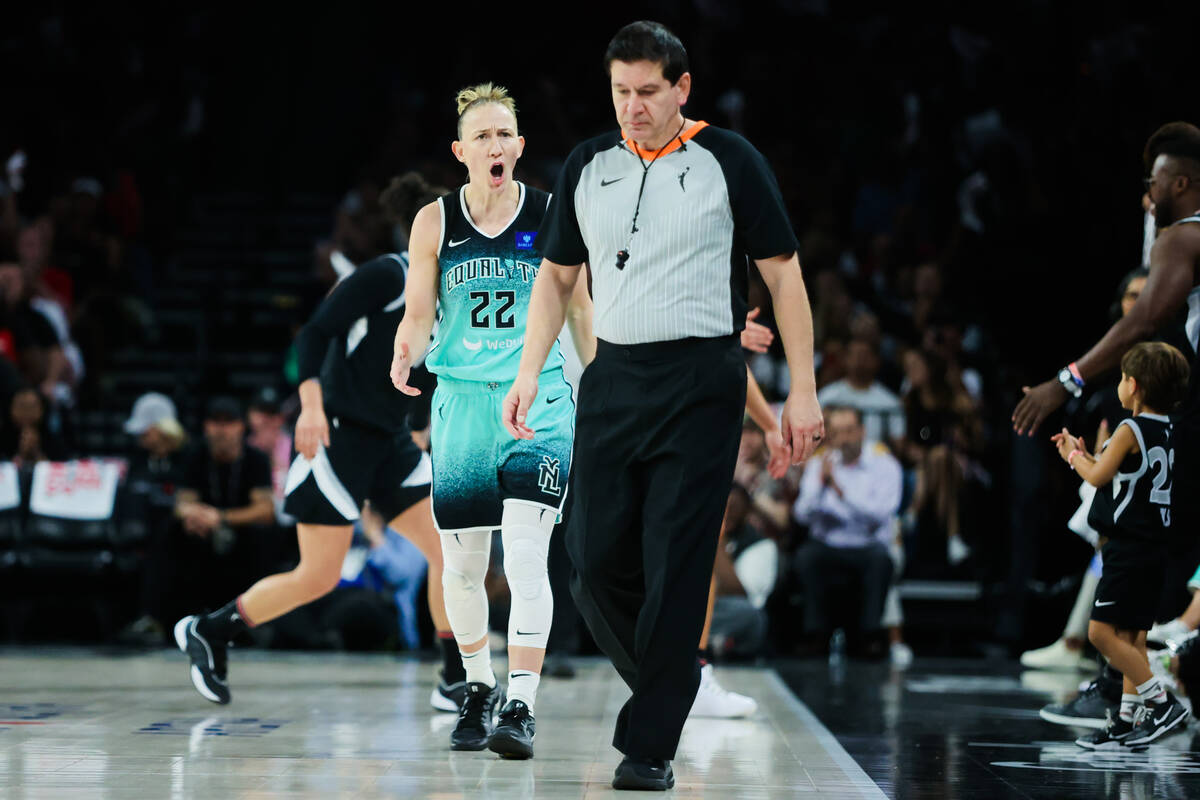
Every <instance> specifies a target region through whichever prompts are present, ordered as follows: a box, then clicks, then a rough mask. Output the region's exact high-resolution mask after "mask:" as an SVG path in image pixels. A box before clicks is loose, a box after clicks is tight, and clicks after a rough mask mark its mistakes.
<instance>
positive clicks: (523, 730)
mask: <svg viewBox="0 0 1200 800" xmlns="http://www.w3.org/2000/svg"><path fill="white" fill-rule="evenodd" d="M533 738H534V720H533V712H532V711H530V710H529V706H527V705H525V703H524V702H522V701H520V700H509V701H508V704H507V705H505V706H504V708H503V709H501V711H500V718H499V719H498V720H497V721H496V730H494V731H492V735H491V736H490V737H489V738H488V749H489V750H491V751H492V752H493V753H497V754H499V756H500V757H501V758H514V759H523V758H533Z"/></svg>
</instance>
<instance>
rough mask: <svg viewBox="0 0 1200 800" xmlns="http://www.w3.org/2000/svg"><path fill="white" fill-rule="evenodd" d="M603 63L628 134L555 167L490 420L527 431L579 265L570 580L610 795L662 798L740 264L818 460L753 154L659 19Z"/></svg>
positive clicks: (807, 352)
mask: <svg viewBox="0 0 1200 800" xmlns="http://www.w3.org/2000/svg"><path fill="white" fill-rule="evenodd" d="M605 63H606V65H607V67H608V72H609V77H610V82H611V90H612V100H613V106H614V108H615V110H616V114H617V120H618V122H619V123H620V125H621V133H620V135H617V134H616V133H612V134H608V135H605V136H600V137H597V138H595V139H592V140H590V141H586V142H584V143H583V144H581V145H579V146H578V147H576V148H575V150H574V151H573V152H572V153H571V155H570V156H569V158H568V159H567V162H566V164H565V165H564V167H563V171H562V174H561V175H560V176H559V179H558V185H557V187H556V188H555V191H554V197H553V200H552V201H551V203H550V207H549V209H548V211H547V214H546V219H545V222H544V223H543V225H542V230H541V231H540V232H539V234H538V237H539V238H538V243H539V245H540V247H541V249H542V253H543V256H544V259H545V260H544V261H543V262H542V267H541V270H540V271H539V273H538V277H537V280H536V282H535V284H534V289H533V296H532V298H531V301H530V310H529V319H528V325H527V328H526V332H525V348H524V353H523V355H522V359H521V365H520V370H519V374H518V377H517V379H516V382H515V383H514V384H513V388H512V389H511V390H510V392H509V394H508V396H507V398H506V399H505V405H504V411H503V413H504V422H505V425H506V427H507V428H508V430H509V433H511V434H512V435H513V436H515V437H518V438H530V437H532V436H533V430H532V429H531V425H532V421H531V422H530V424H527V421H526V415H527V413H528V411H529V409H530V407H531V406H532V404H533V400H534V397H535V395H536V393H537V385H538V384H537V376H538V374H539V373H540V372H541V369H542V363H543V361H544V360H545V359H546V356H547V353H548V352H549V351H550V347H551V345H552V344H553V342H554V340H555V338H556V337H557V336H558V332H559V331H560V330H561V329H562V325H563V317H564V309H565V308H566V305H567V300H568V298H569V296H570V294H571V289H572V287H573V286H574V285H575V280H576V277H577V275H578V270H579V268H580V266H582V265H583V263H584V262H587V263H588V264H589V265H590V267H591V270H592V279H593V286H592V290H593V294H594V301H595V321H594V329H595V333H596V336H597V338H598V340H599V341H598V345H597V351H596V358H595V360H594V361H593V362H592V364H591V365H590V366H589V367H588V368H587V370H586V371H585V372H584V374H583V378H582V382H581V384H580V387H579V408H578V415H577V423H576V440H575V441H576V445H575V447H576V452H575V470H576V474H575V476H574V477H575V483H574V486H575V501H574V502H575V505H574V507H573V510H572V518H571V523H570V527H569V530H568V534H567V548H568V550H569V552H570V555H571V559H572V562H573V564H574V567H575V572H574V575H573V577H572V586H571V588H572V592H573V594H574V595H575V599H576V601H577V602H578V604H579V609H580V612H581V613H582V615H583V616H584V618H585V620H586V621H587V623H588V626H589V627H590V628H591V631H592V634H593V636H594V637H595V639H596V641H597V643H598V644H599V645H600V646H601V647H602V648H603V649H604V651H605V653H607V655H608V656H609V658H610V659H612V662H613V664H614V665H615V666H616V668H617V670H618V672H620V674H621V677H622V678H623V679H624V680H625V682H626V683H628V684H629V687H630V688H631V689H632V690H633V696H632V697H631V698H630V700H629V701H628V702H627V703H626V704H625V706H624V708H622V709H621V713H620V716H619V718H618V720H617V728H616V733H615V736H614V738H613V745H614V746H615V747H616V748H617V749H618V750H620V751H621V752H622V753H624V754H625V758H624V760H622V762H621V764H620V766H618V767H617V771H616V775H615V777H614V779H613V786H614V787H615V788H618V789H659V790H664V789H667V788H670V787H671V786H672V785H674V776H673V774H672V770H671V764H670V761H671V759H672V758H674V756H675V750H676V747H677V745H678V743H679V736H680V732H681V730H682V728H683V723H684V721H685V720H686V718H687V715H688V710H689V708H690V707H691V705H692V701H693V699H694V697H695V694H696V688H697V686H698V685H699V682H700V666H699V663H698V661H697V659H696V642H697V641H699V639H700V631H701V628H702V627H703V625H704V614H705V609H706V600H707V596H708V584H709V577H710V576H711V574H712V565H713V559H714V557H715V555H716V547H717V539H718V535H719V533H720V527H721V517H722V513H723V512H724V509H725V502H726V500H727V498H728V497H729V491H730V488H731V486H732V481H733V468H734V462H735V460H736V456H737V449H738V441H739V437H740V433H741V420H742V413H743V410H744V408H745V399H746V365H745V361H744V359H743V357H742V353H741V349H740V347H739V343H738V332H739V331H740V330H741V329H742V328H743V327H744V320H745V318H746V310H747V305H746V291H747V282H748V274H747V267H748V260H749V259H753V260H754V262H755V264H756V265H757V266H758V269H759V271H760V272H761V274H762V276H763V279H764V281H765V282H766V284H767V287H768V288H769V289H770V291H771V297H772V300H773V301H774V306H775V311H776V319H777V321H778V323H779V331H780V335H781V337H782V339H783V344H784V349H785V350H786V352H787V356H788V362H789V366H790V367H791V374H792V387H791V395H790V397H789V398H788V400H787V403H786V405H785V406H784V411H783V420H782V425H781V428H782V432H783V436H784V439H785V442H786V444H787V447H788V454H789V457H790V458H791V460H793V461H794V462H797V463H798V462H800V461H802V460H804V459H805V458H807V457H808V456H809V455H810V454H811V453H812V451H813V449H814V444H815V442H816V441H817V440H819V439H820V437H821V433H822V422H821V412H820V408H819V406H818V405H817V394H816V388H815V381H814V377H813V363H812V314H811V311H810V309H809V305H808V296H807V294H806V292H805V288H804V281H803V278H802V277H801V273H800V265H799V260H798V258H797V254H796V238H795V235H794V234H793V232H792V228H791V225H790V224H789V222H788V217H787V213H786V211H785V210H784V207H783V201H782V198H781V196H780V192H779V187H778V185H777V184H776V182H775V178H774V176H773V175H772V173H771V170H770V167H769V166H768V165H767V163H766V160H765V159H764V158H763V157H762V155H761V154H760V153H759V152H758V151H757V150H755V149H754V147H752V146H751V145H750V144H749V143H748V142H747V141H746V140H744V139H743V138H741V137H740V136H738V135H737V134H735V133H732V132H730V131H726V130H721V129H719V128H716V127H713V126H711V125H708V124H707V123H705V122H697V121H693V120H690V119H687V118H685V117H684V115H683V113H682V107H683V105H684V103H686V102H687V98H688V93H689V91H690V89H691V76H690V75H689V74H688V72H687V53H686V51H685V50H684V48H683V45H682V44H681V43H680V41H679V39H677V38H676V37H675V35H674V34H672V33H671V32H670V31H668V30H667V29H666V28H664V27H663V26H662V25H659V24H658V23H654V22H636V23H633V24H631V25H628V26H626V27H625V28H622V29H621V30H620V31H619V32H618V33H617V35H616V36H615V37H614V38H613V40H612V42H610V43H609V46H608V51H607V53H606V54H605Z"/></svg>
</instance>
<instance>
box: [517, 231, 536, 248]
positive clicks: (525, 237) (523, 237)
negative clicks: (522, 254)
mask: <svg viewBox="0 0 1200 800" xmlns="http://www.w3.org/2000/svg"><path fill="white" fill-rule="evenodd" d="M535 238H537V231H517V249H518V250H532V249H533V240H534V239H535Z"/></svg>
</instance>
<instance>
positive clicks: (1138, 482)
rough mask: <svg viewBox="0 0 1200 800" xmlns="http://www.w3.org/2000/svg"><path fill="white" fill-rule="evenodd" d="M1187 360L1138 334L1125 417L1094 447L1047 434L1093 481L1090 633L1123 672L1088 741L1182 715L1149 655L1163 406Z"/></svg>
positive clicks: (1163, 548) (1161, 498)
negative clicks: (1098, 565)
mask: <svg viewBox="0 0 1200 800" xmlns="http://www.w3.org/2000/svg"><path fill="white" fill-rule="evenodd" d="M1187 384H1188V363H1187V360H1186V359H1185V358H1184V357H1183V354H1182V353H1180V352H1179V351H1178V350H1176V349H1175V348H1174V347H1172V346H1170V345H1169V344H1164V343H1162V342H1143V343H1141V344H1138V345H1135V346H1134V347H1133V348H1132V349H1130V351H1129V352H1128V353H1126V354H1125V356H1124V357H1123V358H1122V359H1121V383H1120V384H1119V385H1118V386H1117V396H1118V397H1119V398H1120V400H1121V406H1122V407H1123V408H1127V409H1129V410H1130V411H1131V412H1132V413H1133V417H1132V418H1131V419H1126V420H1122V421H1121V423H1120V424H1119V425H1118V426H1117V429H1116V430H1115V431H1113V435H1112V436H1111V437H1110V438H1109V440H1108V441H1107V442H1105V443H1104V445H1103V448H1102V449H1101V450H1100V452H1098V453H1097V455H1096V456H1092V455H1090V454H1089V453H1088V452H1087V446H1086V445H1085V444H1084V443H1083V440H1082V439H1079V438H1077V437H1075V436H1072V435H1071V434H1070V433H1069V432H1068V431H1067V429H1066V428H1063V430H1062V432H1061V433H1056V434H1055V435H1054V436H1053V437H1051V439H1052V440H1053V441H1054V443H1055V444H1056V445H1057V447H1058V452H1059V455H1061V456H1062V458H1063V460H1064V461H1066V462H1067V463H1068V464H1070V465H1071V467H1072V469H1074V470H1076V471H1077V472H1078V473H1079V477H1081V478H1083V479H1084V480H1085V481H1087V482H1088V483H1090V484H1091V485H1093V486H1095V487H1097V488H1098V489H1099V491H1097V492H1096V497H1095V499H1094V500H1093V501H1092V508H1091V511H1090V513H1089V514H1088V524H1089V525H1091V526H1092V527H1093V528H1095V529H1096V531H1097V532H1099V534H1100V536H1101V542H1103V547H1102V549H1101V556H1102V558H1103V561H1104V567H1103V573H1102V575H1101V577H1100V584H1099V585H1098V586H1097V587H1096V600H1095V603H1094V607H1093V608H1092V621H1091V623H1090V624H1089V625H1088V639H1089V640H1090V641H1091V642H1092V644H1093V645H1095V646H1096V649H1097V650H1098V651H1100V653H1101V654H1102V655H1103V656H1104V657H1105V658H1107V659H1108V661H1109V663H1111V664H1112V665H1113V666H1114V667H1115V668H1117V669H1119V670H1120V671H1121V674H1122V675H1124V687H1123V694H1122V695H1121V707H1120V711H1119V713H1118V716H1117V718H1116V719H1113V718H1112V717H1109V719H1108V724H1107V725H1105V727H1104V728H1103V729H1102V730H1099V731H1096V732H1095V733H1093V734H1089V735H1088V736H1085V737H1082V738H1080V739H1078V740H1076V744H1078V745H1080V746H1081V747H1086V748H1089V749H1097V750H1098V749H1112V748H1120V747H1123V746H1141V745H1147V744H1150V743H1151V742H1153V741H1155V740H1157V739H1159V738H1160V737H1162V736H1163V735H1165V734H1166V733H1168V732H1169V731H1171V730H1174V729H1180V730H1182V729H1181V728H1179V725H1180V724H1181V723H1182V722H1183V721H1184V720H1185V719H1186V718H1187V716H1188V711H1187V709H1186V708H1185V707H1184V706H1183V705H1182V704H1181V703H1180V702H1179V701H1178V700H1177V699H1175V698H1174V697H1173V696H1172V695H1171V694H1170V692H1168V691H1167V690H1166V689H1165V688H1164V687H1163V686H1161V685H1160V684H1159V681H1158V679H1157V678H1155V677H1154V675H1153V673H1152V672H1151V671H1150V662H1149V661H1148V660H1147V658H1146V632H1147V631H1148V630H1149V629H1150V626H1151V625H1152V624H1153V623H1154V615H1155V611H1156V609H1157V606H1158V600H1159V596H1160V594H1161V589H1162V578H1163V572H1164V570H1165V568H1166V561H1167V542H1168V541H1169V540H1170V537H1171V536H1172V534H1173V533H1174V532H1175V528H1174V527H1173V525H1172V519H1171V493H1172V488H1173V487H1172V485H1171V471H1172V470H1171V465H1172V463H1173V462H1174V461H1175V448H1174V442H1173V441H1172V435H1171V433H1172V430H1171V428H1172V426H1171V422H1170V420H1169V419H1168V418H1167V416H1166V414H1165V413H1164V412H1166V411H1169V410H1171V409H1173V408H1175V406H1176V405H1177V404H1178V403H1179V401H1181V400H1182V399H1183V397H1184V395H1185V394H1186V392H1187Z"/></svg>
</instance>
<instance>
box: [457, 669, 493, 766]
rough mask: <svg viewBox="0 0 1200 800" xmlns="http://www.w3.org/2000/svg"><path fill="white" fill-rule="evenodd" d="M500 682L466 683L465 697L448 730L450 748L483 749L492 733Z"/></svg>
mask: <svg viewBox="0 0 1200 800" xmlns="http://www.w3.org/2000/svg"><path fill="white" fill-rule="evenodd" d="M500 691H501V690H500V683H499V682H497V683H496V685H495V686H488V685H487V684H486V683H480V682H478V681H476V682H473V683H468V684H467V697H466V699H465V700H464V701H463V704H462V708H461V709H460V710H459V712H458V722H457V723H456V724H455V725H454V730H452V731H450V749H451V750H483V749H485V748H486V747H487V746H488V737H489V736H491V735H492V724H493V717H494V716H495V714H496V706H497V705H499V703H500Z"/></svg>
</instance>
